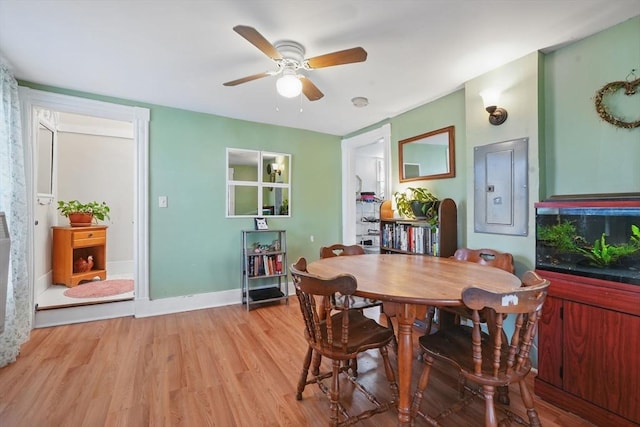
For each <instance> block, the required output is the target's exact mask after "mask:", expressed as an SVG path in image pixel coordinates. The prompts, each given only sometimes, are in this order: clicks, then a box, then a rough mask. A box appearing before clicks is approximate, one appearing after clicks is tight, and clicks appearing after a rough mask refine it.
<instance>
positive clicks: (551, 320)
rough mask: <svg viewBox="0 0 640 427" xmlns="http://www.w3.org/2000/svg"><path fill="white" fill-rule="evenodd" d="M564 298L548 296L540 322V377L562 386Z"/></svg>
mask: <svg viewBox="0 0 640 427" xmlns="http://www.w3.org/2000/svg"><path fill="white" fill-rule="evenodd" d="M561 310H562V300H561V299H560V298H553V297H550V296H547V299H546V300H545V301H544V306H543V307H542V317H541V318H540V322H539V323H538V377H539V378H540V379H541V380H543V381H545V382H548V383H549V384H553V385H554V386H556V387H559V388H562V375H561V368H562V319H561V318H560V311H561Z"/></svg>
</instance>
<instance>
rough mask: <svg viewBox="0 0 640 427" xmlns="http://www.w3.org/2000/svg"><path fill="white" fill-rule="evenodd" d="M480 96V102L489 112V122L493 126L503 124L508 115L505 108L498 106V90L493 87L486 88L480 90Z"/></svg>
mask: <svg viewBox="0 0 640 427" xmlns="http://www.w3.org/2000/svg"><path fill="white" fill-rule="evenodd" d="M480 96H481V97H482V103H483V104H484V109H485V110H487V113H489V123H491V124H492V125H494V126H499V125H501V124H503V123H504V122H505V121H506V120H507V117H508V114H507V110H505V109H504V108H500V107H498V106H497V105H498V101H499V100H500V92H498V91H497V90H495V89H488V90H485V91H482V92H480Z"/></svg>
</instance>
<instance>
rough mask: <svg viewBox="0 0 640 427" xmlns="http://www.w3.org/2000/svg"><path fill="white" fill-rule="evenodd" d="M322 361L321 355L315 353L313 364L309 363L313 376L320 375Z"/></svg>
mask: <svg viewBox="0 0 640 427" xmlns="http://www.w3.org/2000/svg"><path fill="white" fill-rule="evenodd" d="M321 362H322V356H321V355H320V353H317V352H316V354H315V355H314V356H313V365H311V373H312V374H313V375H315V376H318V375H320V363H321Z"/></svg>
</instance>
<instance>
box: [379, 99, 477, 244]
mask: <svg viewBox="0 0 640 427" xmlns="http://www.w3.org/2000/svg"><path fill="white" fill-rule="evenodd" d="M390 123H391V166H392V173H391V179H392V181H391V182H392V184H391V187H392V188H391V191H392V193H393V192H396V191H403V190H404V189H406V188H407V187H426V188H428V189H429V190H431V191H432V192H433V193H434V194H435V195H436V196H438V197H440V198H444V197H448V198H451V199H453V200H454V201H455V202H456V204H457V205H458V244H459V245H460V244H462V242H464V241H465V240H466V237H465V235H466V230H465V229H464V227H463V224H464V223H465V218H466V216H465V206H466V200H467V195H466V190H465V185H466V176H467V175H466V168H467V166H466V159H465V156H464V147H465V146H466V123H465V111H464V90H458V91H455V92H453V93H451V94H449V95H446V96H443V97H442V98H439V99H437V100H435V101H433V102H430V103H429V104H426V105H423V106H420V107H418V108H415V109H413V110H411V111H408V112H406V113H403V114H401V115H399V116H397V117H394V118H392V119H391V120H390ZM447 126H454V127H455V170H456V176H455V177H454V178H448V179H433V180H420V181H411V182H407V183H400V180H399V167H400V166H399V162H400V160H399V156H398V141H401V140H403V139H406V138H411V137H413V136H416V135H420V134H422V133H425V132H430V131H433V130H436V129H442V128H444V127H447Z"/></svg>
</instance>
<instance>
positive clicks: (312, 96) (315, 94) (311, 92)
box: [300, 76, 324, 101]
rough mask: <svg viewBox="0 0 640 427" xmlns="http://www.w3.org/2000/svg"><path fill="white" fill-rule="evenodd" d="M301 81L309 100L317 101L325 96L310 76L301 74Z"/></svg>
mask: <svg viewBox="0 0 640 427" xmlns="http://www.w3.org/2000/svg"><path fill="white" fill-rule="evenodd" d="M300 81H301V82H302V93H304V96H306V97H307V99H308V100H309V101H317V100H318V99H320V98H322V97H323V96H324V93H322V92H320V89H318V87H317V86H316V85H314V84H313V82H312V81H311V80H309V78H308V77H305V76H301V77H300Z"/></svg>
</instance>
